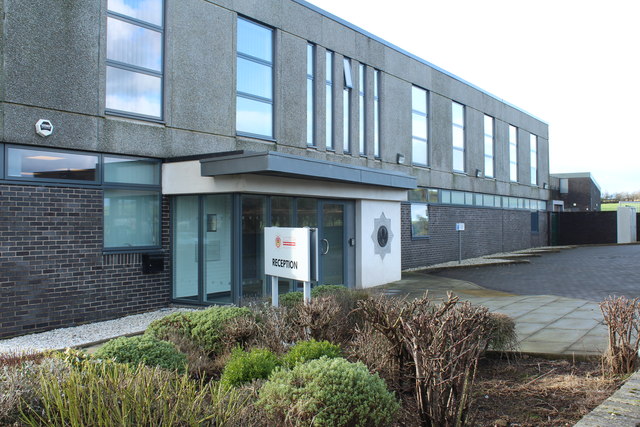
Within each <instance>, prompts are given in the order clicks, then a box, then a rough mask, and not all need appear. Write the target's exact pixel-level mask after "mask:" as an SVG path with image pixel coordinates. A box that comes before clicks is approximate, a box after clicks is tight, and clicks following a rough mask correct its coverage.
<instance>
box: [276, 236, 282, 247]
mask: <svg viewBox="0 0 640 427" xmlns="http://www.w3.org/2000/svg"><path fill="white" fill-rule="evenodd" d="M280 246H282V239H281V238H280V236H276V248H279V247H280Z"/></svg>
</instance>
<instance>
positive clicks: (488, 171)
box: [484, 115, 493, 178]
mask: <svg viewBox="0 0 640 427" xmlns="http://www.w3.org/2000/svg"><path fill="white" fill-rule="evenodd" d="M484 176H486V177H487V178H493V117H491V116H486V115H485V116H484Z"/></svg>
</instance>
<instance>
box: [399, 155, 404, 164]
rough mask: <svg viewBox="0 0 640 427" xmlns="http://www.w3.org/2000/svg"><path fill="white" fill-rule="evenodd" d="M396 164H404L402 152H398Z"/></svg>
mask: <svg viewBox="0 0 640 427" xmlns="http://www.w3.org/2000/svg"><path fill="white" fill-rule="evenodd" d="M398 164H399V165H404V154H400V153H398Z"/></svg>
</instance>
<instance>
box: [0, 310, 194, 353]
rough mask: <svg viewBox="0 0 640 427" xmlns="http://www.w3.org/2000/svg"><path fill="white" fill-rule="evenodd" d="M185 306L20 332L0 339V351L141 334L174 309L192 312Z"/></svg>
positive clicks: (64, 345) (74, 344) (61, 346)
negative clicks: (76, 324) (67, 326)
mask: <svg viewBox="0 0 640 427" xmlns="http://www.w3.org/2000/svg"><path fill="white" fill-rule="evenodd" d="M191 310H193V309H188V308H173V307H169V308H162V309H160V310H156V311H150V312H147V313H142V314H134V315H131V316H126V317H121V318H119V319H113V320H106V321H103V322H96V323H88V324H86V325H80V326H74V327H70V328H61V329H54V330H52V331H47V332H40V333H36V334H30V335H23V336H20V337H15V338H10V339H6V340H0V353H8V352H11V353H13V352H24V351H41V350H49V349H53V350H61V349H65V348H67V347H81V346H86V345H89V344H93V343H96V342H101V341H106V340H109V339H112V338H116V337H119V336H123V335H131V334H138V333H142V332H144V331H145V329H147V326H149V323H151V322H152V321H154V320H156V319H160V318H162V317H164V316H167V315H169V314H171V313H174V312H176V311H191Z"/></svg>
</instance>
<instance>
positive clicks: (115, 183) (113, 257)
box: [0, 0, 549, 337]
mask: <svg viewBox="0 0 640 427" xmlns="http://www.w3.org/2000/svg"><path fill="white" fill-rule="evenodd" d="M0 7H1V8H2V13H3V16H4V20H3V24H2V32H0V37H2V40H1V42H0V46H2V51H1V52H0V54H1V55H2V61H1V62H0V67H2V68H1V69H0V72H1V73H2V77H1V78H0V109H1V115H0V117H1V118H2V119H1V120H0V134H1V138H2V139H1V142H0V165H1V166H0V236H1V240H0V336H4V337H6V336H11V335H18V334H23V333H26V332H30V331H40V330H45V329H50V328H54V327H60V326H69V325H73V324H76V323H81V322H89V321H95V320H102V319H107V318H113V317H116V316H120V315H124V314H129V313H135V312H141V311H145V310H149V309H154V308H158V307H162V306H165V305H167V304H169V303H170V302H171V301H176V302H182V303H195V304H211V303H232V302H233V303H240V302H242V301H243V300H246V299H247V298H255V297H261V296H263V295H265V294H267V293H268V292H269V289H268V287H269V285H268V282H267V281H266V280H265V277H264V274H263V260H262V251H263V244H264V242H263V241H262V229H263V227H264V226H267V225H277V226H310V227H317V228H318V230H319V234H320V242H321V248H320V250H321V252H322V255H321V256H320V270H321V272H320V276H321V282H322V283H333V284H344V285H347V286H350V287H362V288H365V287H370V286H375V285H379V284H382V283H386V282H390V281H393V280H397V279H399V278H400V273H401V270H402V269H408V268H417V267H421V266H425V265H429V264H434V263H437V262H441V261H447V260H452V259H456V258H457V256H458V246H457V245H458V244H457V242H458V240H457V238H458V235H457V232H456V231H455V230H456V224H458V223H465V231H464V232H463V233H464V234H463V236H464V239H463V242H464V243H463V256H465V257H469V256H477V255H481V254H487V253H492V252H498V251H502V250H514V249H522V248H527V247H531V246H538V245H540V244H546V241H547V229H548V223H547V216H546V215H545V214H544V211H545V208H546V201H547V200H548V199H549V190H547V189H546V187H547V185H546V183H548V182H549V166H548V165H549V159H548V157H549V148H548V126H547V124H546V123H544V122H543V121H541V120H539V119H537V118H535V117H533V116H531V115H530V114H527V113H526V112H525V111H523V110H521V109H519V108H517V107H514V106H512V105H510V104H508V103H506V102H504V101H502V100H501V99H499V98H497V97H495V96H493V95H491V94H489V93H486V92H485V91H483V90H481V89H479V88H478V87H476V86H474V85H471V84H469V83H468V82H465V81H463V80H461V79H460V78H458V77H456V76H454V75H451V74H450V73H447V72H446V71H444V70H442V69H440V68H438V67H436V66H434V65H432V64H430V63H428V62H426V61H424V60H423V59H420V58H417V57H415V56H413V55H411V54H409V53H407V52H405V51H403V50H402V49H400V48H398V47H395V46H393V45H391V44H389V43H387V42H385V41H383V40H380V39H378V38H376V37H375V36H373V35H371V34H369V33H367V32H365V31H363V30H361V29H359V28H356V27H354V26H353V25H351V24H349V23H347V22H345V21H343V20H341V19H340V18H337V17H335V16H332V15H331V14H328V13H326V12H324V11H322V10H320V9H318V8H316V7H315V6H313V5H310V4H308V3H306V2H304V1H302V0H270V1H268V2H265V1H259V0H236V1H230V0H188V1H177V0H138V1H128V0H84V1H78V2H50V3H48V4H47V6H46V7H42V2H40V1H36V0H5V1H4V2H2V3H1V6H0ZM297 286H298V284H297V283H293V282H288V281H280V289H281V291H282V292H284V291H287V290H291V289H295V288H296V287H297Z"/></svg>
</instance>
